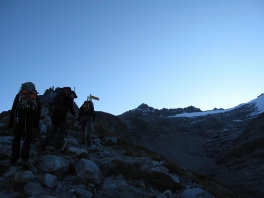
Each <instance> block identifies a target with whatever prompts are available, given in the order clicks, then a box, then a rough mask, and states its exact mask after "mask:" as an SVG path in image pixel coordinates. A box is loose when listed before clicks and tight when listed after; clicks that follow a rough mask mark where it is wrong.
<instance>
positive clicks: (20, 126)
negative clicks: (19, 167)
mask: <svg viewBox="0 0 264 198" xmlns="http://www.w3.org/2000/svg"><path fill="white" fill-rule="evenodd" d="M24 126H25V120H24V117H22V116H20V117H19V118H18V122H17V123H16V124H15V131H14V139H13V141H12V153H11V158H10V164H12V165H15V164H16V161H17V160H18V159H19V157H20V141H21V138H22V135H23V132H24Z"/></svg>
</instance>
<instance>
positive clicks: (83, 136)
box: [80, 116, 87, 144]
mask: <svg viewBox="0 0 264 198" xmlns="http://www.w3.org/2000/svg"><path fill="white" fill-rule="evenodd" d="M86 117H87V116H82V118H81V120H80V121H81V139H80V143H81V144H83V143H85V141H86V131H85V126H86Z"/></svg>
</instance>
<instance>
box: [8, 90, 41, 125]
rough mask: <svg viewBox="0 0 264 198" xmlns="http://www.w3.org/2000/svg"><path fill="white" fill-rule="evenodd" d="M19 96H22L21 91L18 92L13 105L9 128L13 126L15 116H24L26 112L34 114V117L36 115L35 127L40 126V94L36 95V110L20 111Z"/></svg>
mask: <svg viewBox="0 0 264 198" xmlns="http://www.w3.org/2000/svg"><path fill="white" fill-rule="evenodd" d="M19 97H20V93H18V94H17V95H16V97H15V99H14V102H13V106H12V109H11V112H10V116H9V123H8V128H9V129H11V128H13V125H14V118H15V117H16V116H23V115H24V114H30V115H34V117H35V121H34V128H38V127H39V120H40V113H41V103H40V99H39V96H38V95H37V97H36V103H37V107H36V110H35V111H30V112H22V111H19V110H18V109H17V107H18V104H19Z"/></svg>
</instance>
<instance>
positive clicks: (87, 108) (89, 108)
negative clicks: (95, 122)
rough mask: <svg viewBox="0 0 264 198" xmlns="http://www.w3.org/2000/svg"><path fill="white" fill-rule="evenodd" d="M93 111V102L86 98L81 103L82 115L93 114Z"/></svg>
mask: <svg viewBox="0 0 264 198" xmlns="http://www.w3.org/2000/svg"><path fill="white" fill-rule="evenodd" d="M93 113H94V105H93V102H92V101H90V100H88V101H87V102H86V103H84V104H83V115H93Z"/></svg>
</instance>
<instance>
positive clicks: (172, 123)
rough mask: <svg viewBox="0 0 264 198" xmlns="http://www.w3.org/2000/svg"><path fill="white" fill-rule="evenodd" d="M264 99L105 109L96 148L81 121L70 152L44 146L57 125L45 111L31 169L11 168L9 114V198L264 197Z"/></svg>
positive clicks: (4, 169)
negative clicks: (85, 141) (224, 105)
mask: <svg viewBox="0 0 264 198" xmlns="http://www.w3.org/2000/svg"><path fill="white" fill-rule="evenodd" d="M47 93H48V91H47ZM263 97H264V96H263V95H261V96H260V97H259V98H258V101H257V102H254V101H253V102H249V103H246V104H242V105H239V106H237V107H235V108H232V109H229V110H227V111H226V110H223V109H215V110H214V111H208V112H202V111H201V110H200V109H198V108H195V107H193V106H190V107H187V108H178V109H161V110H158V109H154V108H152V107H149V106H148V105H146V104H142V105H140V106H139V107H138V108H136V109H133V110H130V111H128V112H125V113H124V114H122V115H120V116H113V115H111V114H109V113H105V112H97V120H96V125H95V136H94V144H93V147H92V148H91V149H88V150H87V148H85V147H84V146H83V145H80V144H79V143H78V138H79V134H80V133H79V127H78V124H77V123H76V124H75V125H74V127H73V128H72V132H71V135H70V136H69V141H68V144H67V149H66V150H65V152H63V153H62V152H59V151H56V150H55V149H54V148H53V145H52V143H51V145H50V147H49V149H48V151H47V152H45V153H38V152H37V151H36V144H37V142H38V141H39V140H40V139H41V138H43V137H44V136H45V135H46V133H47V132H48V131H49V130H50V118H49V116H48V112H47V109H46V108H44V109H43V111H42V116H41V119H42V120H41V130H40V131H41V132H40V135H39V136H37V137H36V139H35V141H34V144H32V159H31V165H32V166H31V168H30V170H22V169H21V167H20V166H17V167H9V165H8V159H9V157H10V145H11V139H12V137H11V135H10V131H8V130H7V127H6V126H7V120H8V115H9V111H7V112H2V113H1V114H0V131H1V136H0V146H1V148H2V149H1V154H0V166H1V178H0V182H1V183H0V188H1V192H2V194H1V197H23V196H35V197H186V198H187V197H188V198H189V197H190V198H191V197H224V198H226V197H241V198H243V197H256V198H258V197H264V190H263V189H262V186H263V182H262V179H261V178H262V176H263V167H264V164H263V156H264V150H263V148H262V147H263V146H262V144H261V143H262V142H263V139H264V138H263V129H264V126H263V124H262V122H263V119H264V115H263V114H261V113H262V112H261V110H260V109H259V108H258V106H257V103H258V104H260V103H261V102H260V101H263V103H264V98H263ZM75 110H76V111H78V107H77V106H76V105H75ZM69 119H71V118H69ZM69 122H70V120H69ZM47 162H48V163H47ZM32 182H33V183H35V184H36V185H35V184H33V183H32Z"/></svg>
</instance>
